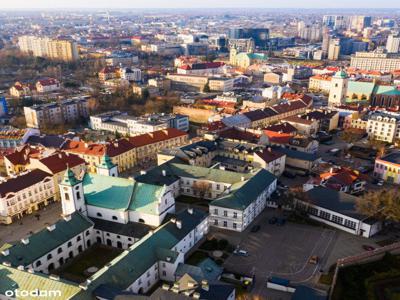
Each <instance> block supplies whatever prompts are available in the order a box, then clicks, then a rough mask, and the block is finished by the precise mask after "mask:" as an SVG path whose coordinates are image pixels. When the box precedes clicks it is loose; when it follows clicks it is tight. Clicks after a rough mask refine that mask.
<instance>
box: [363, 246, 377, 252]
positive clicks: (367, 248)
mask: <svg viewBox="0 0 400 300" xmlns="http://www.w3.org/2000/svg"><path fill="white" fill-rule="evenodd" d="M362 248H363V249H364V250H365V251H373V250H375V248H374V247H372V246H370V245H362Z"/></svg>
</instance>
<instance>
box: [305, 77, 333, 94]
mask: <svg viewBox="0 0 400 300" xmlns="http://www.w3.org/2000/svg"><path fill="white" fill-rule="evenodd" d="M331 81H332V76H330V75H328V74H324V75H314V76H311V77H310V81H309V83H308V89H309V90H311V91H315V92H322V93H326V94H328V93H329V91H330V90H331V85H332V84H331Z"/></svg>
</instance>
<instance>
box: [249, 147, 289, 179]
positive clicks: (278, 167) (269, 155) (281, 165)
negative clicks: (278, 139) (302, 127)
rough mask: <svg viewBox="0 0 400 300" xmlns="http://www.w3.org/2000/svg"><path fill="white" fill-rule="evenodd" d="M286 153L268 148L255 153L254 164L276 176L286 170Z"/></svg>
mask: <svg viewBox="0 0 400 300" xmlns="http://www.w3.org/2000/svg"><path fill="white" fill-rule="evenodd" d="M285 163H286V155H285V154H284V153H281V152H276V151H274V150H272V148H266V149H264V150H262V151H258V152H255V153H254V156H253V166H255V167H256V168H263V169H265V170H267V171H268V172H270V173H271V174H273V175H274V176H276V177H279V176H281V175H282V173H283V172H284V171H285Z"/></svg>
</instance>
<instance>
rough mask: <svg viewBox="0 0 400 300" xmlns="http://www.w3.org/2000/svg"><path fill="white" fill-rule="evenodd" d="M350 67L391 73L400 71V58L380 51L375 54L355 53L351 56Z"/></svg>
mask: <svg viewBox="0 0 400 300" xmlns="http://www.w3.org/2000/svg"><path fill="white" fill-rule="evenodd" d="M350 66H351V67H354V68H357V69H361V70H375V71H381V72H391V71H395V70H399V69H400V56H399V55H398V54H394V53H386V52H385V51H383V50H382V49H378V50H377V51H375V52H356V54H355V55H352V56H351V61H350Z"/></svg>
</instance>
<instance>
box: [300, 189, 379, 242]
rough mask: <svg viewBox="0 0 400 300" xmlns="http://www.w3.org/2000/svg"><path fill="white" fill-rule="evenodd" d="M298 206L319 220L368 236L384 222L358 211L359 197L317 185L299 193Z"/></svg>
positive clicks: (355, 233)
mask: <svg viewBox="0 0 400 300" xmlns="http://www.w3.org/2000/svg"><path fill="white" fill-rule="evenodd" d="M297 198H298V199H296V208H297V209H300V210H304V211H305V212H306V213H307V214H308V216H309V217H310V218H311V219H313V220H316V221H318V222H321V223H324V224H327V225H329V226H332V227H335V228H338V229H340V230H343V231H346V232H349V233H351V234H354V235H360V236H363V237H366V238H369V237H372V236H373V235H375V234H377V233H378V232H379V231H380V230H381V228H382V223H381V222H380V221H377V220H376V219H374V218H373V217H368V216H365V215H363V214H361V213H359V212H358V211H357V208H356V202H357V197H355V196H353V195H349V194H346V193H343V192H339V191H335V190H332V189H329V188H326V187H322V186H317V187H314V188H312V189H310V190H307V191H305V192H304V195H298V196H297Z"/></svg>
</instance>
